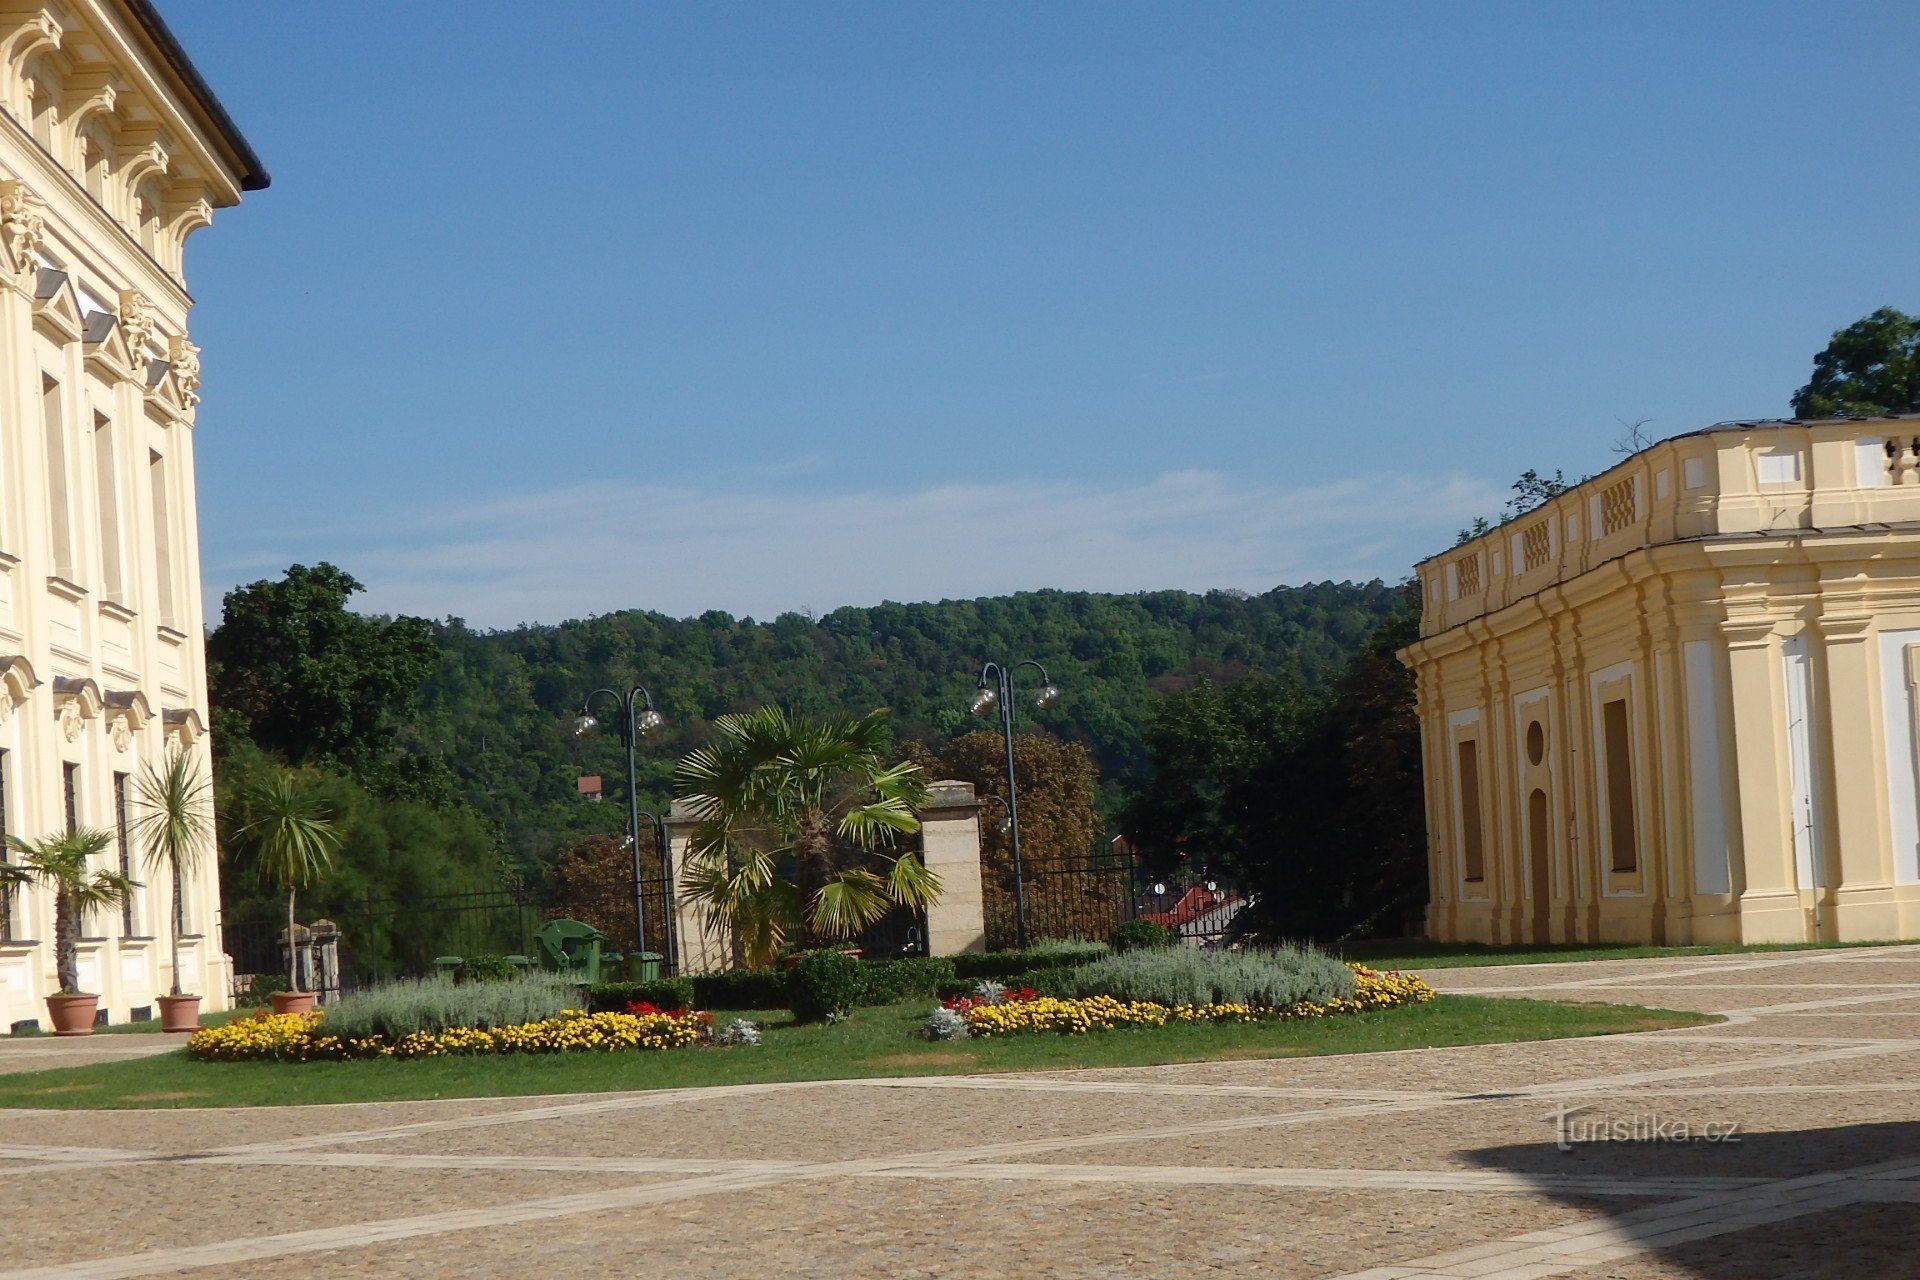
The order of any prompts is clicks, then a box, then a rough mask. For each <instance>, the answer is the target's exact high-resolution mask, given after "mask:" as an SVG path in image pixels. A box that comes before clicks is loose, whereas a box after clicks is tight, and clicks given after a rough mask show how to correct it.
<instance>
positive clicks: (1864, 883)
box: [1815, 601, 1909, 941]
mask: <svg viewBox="0 0 1920 1280" xmlns="http://www.w3.org/2000/svg"><path fill="white" fill-rule="evenodd" d="M1852 603H1853V602H1848V604H1852ZM1835 604H1836V605H1837V606H1838V608H1837V609H1836V611H1835V612H1833V613H1827V612H1825V611H1824V610H1823V612H1822V613H1821V615H1820V618H1819V628H1820V640H1821V656H1822V658H1823V662H1822V664H1821V667H1820V668H1819V669H1820V670H1824V672H1825V675H1826V681H1825V684H1826V688H1825V689H1824V690H1818V691H1817V692H1816V696H1817V703H1816V705H1817V706H1819V707H1821V708H1822V709H1823V710H1825V712H1826V716H1825V717H1824V719H1825V724H1824V725H1823V726H1822V728H1823V729H1824V732H1823V733H1821V734H1820V735H1819V742H1818V746H1819V759H1818V760H1817V761H1816V763H1815V769H1816V771H1817V772H1819V773H1821V774H1823V775H1824V776H1825V779H1826V783H1827V787H1828V792H1827V794H1829V795H1831V796H1832V797H1833V803H1832V804H1831V805H1829V806H1828V811H1829V813H1830V814H1831V823H1832V828H1831V834H1832V837H1833V839H1834V842H1835V843H1834V844H1833V845H1832V847H1831V851H1830V852H1828V855H1827V859H1826V861H1827V865H1826V867H1825V872H1826V874H1825V875H1824V876H1823V877H1822V880H1823V882H1824V883H1827V884H1832V885H1835V886H1836V888H1835V889H1834V891H1833V894H1832V901H1833V903H1834V906H1833V912H1834V921H1833V936H1834V937H1835V938H1837V939H1839V940H1841V941H1849V940H1854V939H1864V938H1896V937H1899V936H1900V929H1899V913H1898V911H1897V910H1896V908H1895V906H1894V902H1893V843H1892V840H1893V837H1892V834H1891V832H1890V831H1889V830H1888V822H1887V805H1886V797H1885V796H1884V795H1883V794H1882V791H1883V788H1884V786H1885V778H1886V762H1885V759H1884V751H1885V743H1886V738H1885V735H1884V731H1883V728H1882V726H1881V724H1880V715H1879V711H1880V697H1879V689H1880V684H1879V681H1880V680H1894V681H1899V682H1904V681H1906V680H1907V679H1908V678H1909V673H1908V672H1907V671H1906V670H1898V671H1888V672H1876V670H1875V668H1876V667H1877V666H1878V662H1877V660H1876V659H1877V655H1876V653H1875V636H1876V634H1877V633H1876V632H1875V630H1874V627H1873V619H1872V617H1871V616H1870V615H1869V614H1867V613H1866V612H1864V611H1860V612H1855V611H1854V609H1853V608H1851V607H1848V605H1842V604H1840V602H1837V601H1836V602H1835ZM1876 674H1877V675H1878V677H1879V679H1876V678H1875V677H1876Z"/></svg>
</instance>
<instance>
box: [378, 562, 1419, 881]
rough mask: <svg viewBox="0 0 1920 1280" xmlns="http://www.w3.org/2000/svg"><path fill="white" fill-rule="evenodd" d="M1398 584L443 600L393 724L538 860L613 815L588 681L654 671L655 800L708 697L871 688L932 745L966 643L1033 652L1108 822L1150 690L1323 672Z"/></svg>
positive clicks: (958, 695)
mask: <svg viewBox="0 0 1920 1280" xmlns="http://www.w3.org/2000/svg"><path fill="white" fill-rule="evenodd" d="M1397 599H1398V597H1397V592H1396V590H1395V589H1394V588H1391V587H1388V586H1386V585H1385V584H1382V583H1378V582H1375V583H1365V584H1352V583H1318V584H1309V585H1307V586H1302V587H1282V588H1277V589H1275V590H1273V591H1270V592H1267V593H1265V594H1262V595H1253V596H1249V595H1247V594H1245V593H1243V592H1229V591H1214V592H1207V593H1205V594H1195V593H1192V592H1186V591H1155V592H1145V593H1141V594H1137V595H1097V594H1092V593H1087V592H1067V591H1035V592H1024V593H1021V594H1018V595H1012V596H1003V597H992V598H986V599H978V600H948V601H942V602H939V603H933V604H891V603H889V604H882V605H876V606H872V607H868V608H847V609H836V610H834V611H833V612H831V613H828V614H825V615H823V616H821V617H819V618H807V617H803V616H801V615H798V614H784V615H781V616H780V617H778V618H775V619H773V620H772V621H770V622H756V621H755V620H753V619H751V618H739V619H736V618H732V617H729V616H728V615H726V614H722V613H708V614H704V615H702V616H700V617H698V618H682V619H676V618H668V617H665V616H663V615H660V614H655V613H645V612H640V611H626V612H619V613H609V614H603V615H601V616H599V617H595V618H590V619H585V620H581V621H576V622H566V623H561V624H558V625H552V626H524V627H516V628H513V629H511V630H505V631H493V632H483V631H476V630H474V629H472V628H469V627H467V626H466V625H465V624H463V623H461V622H459V621H458V620H449V621H447V622H445V623H443V624H439V625H437V626H436V627H435V628H434V632H433V634H434V638H435V640H436V641H437V642H438V644H439V647H440V661H439V665H438V667H437V668H436V669H435V671H434V674H433V675H432V677H431V678H430V679H429V680H428V681H427V684H426V686H425V689H424V690H423V692H422V699H421V706H420V708H419V710H418V711H417V712H416V713H414V714H413V715H412V716H411V717H410V718H409V719H408V720H407V722H406V723H405V724H404V725H402V727H401V730H400V736H399V742H400V745H401V746H403V747H405V748H408V749H411V750H414V751H417V752H420V753H422V754H425V755H429V756H432V757H435V758H438V759H443V760H445V761H446V762H447V763H448V765H449V766H450V767H451V769H452V770H453V772H454V775H455V778H456V783H455V787H456V793H457V794H458V795H459V796H460V797H461V799H463V800H465V801H466V802H468V803H470V804H472V805H473V806H474V807H475V808H477V809H479V810H480V811H481V812H482V813H484V814H486V815H487V816H488V817H489V818H491V819H493V820H494V821H495V822H497V823H499V824H500V826H501V828H502V831H503V833H504V838H505V844H506V849H507V853H508V856H509V857H510V859H511V860H512V861H513V863H514V865H515V866H516V867H518V868H520V869H521V870H522V871H523V873H524V874H526V875H529V876H537V875H539V874H541V873H542V869H543V868H544V867H546V866H548V865H550V864H551V862H552V860H553V857H554V855H555V851H556V850H557V849H559V848H560V847H561V846H562V845H564V844H566V843H568V842H569V841H571V840H574V839H578V838H581V837H583V836H587V835H593V834H608V833H613V832H615V831H617V830H618V827H619V822H618V815H617V814H616V813H615V810H616V809H617V808H619V807H620V806H616V805H593V804H585V803H582V802H581V801H580V799H579V794H578V790H577V787H576V785H575V781H576V779H577V778H578V777H579V776H580V775H581V774H598V775H601V776H603V777H605V778H607V779H609V781H610V782H611V783H612V784H613V786H614V787H618V786H619V785H620V784H621V783H623V782H624V777H625V765H624V763H623V760H622V756H621V748H620V744H619V742H618V740H617V737H616V735H612V734H601V735H593V736H591V737H588V738H586V739H580V738H576V737H575V736H574V735H573V733H572V732H571V730H570V727H569V726H570V724H571V722H572V719H573V717H574V715H575V713H576V712H577V711H578V710H579V707H580V699H581V697H582V695H583V694H585V693H586V691H587V690H589V689H592V688H595V687H596V686H599V685H609V686H612V687H615V688H621V687H625V686H627V685H630V684H633V683H643V684H645V685H646V686H647V687H648V688H649V689H651V690H652V691H653V694H654V698H655V701H656V703H657V704H658V706H659V708H660V710H661V712H662V714H663V715H665V716H666V718H667V723H666V725H665V726H664V727H663V729H662V730H661V731H660V732H658V733H656V734H654V735H652V736H650V737H649V738H648V739H647V741H646V742H645V743H644V744H643V747H642V751H641V756H640V790H641V793H642V798H643V800H644V801H646V802H647V804H648V807H654V806H657V805H659V804H661V803H663V802H664V800H665V798H666V797H667V796H668V795H669V794H670V792H671V787H672V780H671V775H672V768H673V762H674V761H675V760H676V759H677V758H679V757H680V756H682V755H684V754H685V753H686V752H688V751H690V750H692V749H693V748H694V747H696V746H698V745H699V744H700V743H701V742H703V741H705V739H706V738H707V736H708V734H709V733H710V731H711V727H712V724H713V722H714V721H715V720H716V719H717V718H718V717H720V716H722V715H727V714H733V713H739V712H745V711H750V710H752V709H753V708H755V707H759V706H764V705H769V704H778V705H782V706H786V707H790V708H792V709H793V710H795V711H797V712H800V713H803V714H807V715H827V714H858V713H861V712H863V711H865V710H866V709H868V708H871V707H876V706H884V707H888V708H890V709H891V710H892V712H893V726H894V732H895V734H896V736H897V737H898V738H900V739H902V740H912V741H917V742H921V743H925V744H927V745H928V746H930V747H931V748H932V749H933V750H934V751H935V752H936V753H937V752H939V751H940V750H942V749H943V748H944V746H945V744H946V743H947V742H948V741H950V740H951V739H953V738H954V737H956V736H959V735H961V734H965V733H968V732H971V731H972V730H973V729H974V728H975V727H976V726H977V725H978V723H979V722H978V721H977V720H975V719H974V718H973V717H971V716H969V715H968V714H967V704H968V700H969V698H970V696H971V694H972V692H973V685H974V680H975V677H976V675H977V673H978V672H979V669H980V663H981V661H982V660H983V659H985V658H987V657H990V656H1012V655H1018V656H1023V657H1024V656H1032V657H1036V658H1039V659H1041V660H1042V661H1044V662H1046V663H1047V666H1048V668H1049V670H1050V671H1051V672H1052V674H1053V677H1054V680H1055V681H1056V683H1058V684H1059V686H1060V688H1061V691H1062V693H1061V697H1060V699H1059V701H1058V702H1056V703H1055V704H1054V705H1053V706H1052V707H1050V708H1047V709H1045V710H1039V711H1033V712H1030V713H1026V714H1028V715H1029V716H1030V718H1029V719H1028V720H1027V721H1026V722H1025V724H1026V725H1027V726H1031V727H1033V728H1036V729H1039V730H1042V731H1045V732H1047V733H1050V734H1052V735H1055V736H1057V737H1059V738H1061V739H1063V740H1067V741H1072V742H1078V743H1080V744H1082V745H1084V746H1085V747H1086V748H1087V750H1088V751H1089V752H1090V753H1091V755H1092V758H1093V762H1094V765H1095V766H1096V768H1097V770H1098V786H1099V791H1098V793H1097V799H1098V802H1099V805H1100V810H1101V813H1102V814H1103V816H1104V817H1105V818H1106V819H1107V820H1108V821H1109V822H1111V821H1112V819H1113V817H1114V815H1115V814H1116V813H1117V811H1118V809H1119V805H1120V803H1121V800H1122V798H1123V796H1124V793H1125V791H1126V790H1127V789H1128V788H1129V787H1131V786H1135V785H1138V784H1139V783H1141V782H1142V781H1144V780H1145V779H1146V777H1147V776H1148V774H1149V772H1150V768H1151V764H1150V756H1149V752H1148V749H1147V744H1146V732H1147V726H1148V725H1149V723H1150V721H1151V719H1152V708H1153V706H1154V703H1155V701H1156V699H1157V698H1158V697H1159V696H1161V695H1163V694H1167V693H1172V692H1178V691H1180V690H1182V689H1186V688H1189V687H1192V686H1193V685H1194V684H1195V683H1197V682H1198V681H1200V680H1203V679H1211V680H1214V681H1216V682H1231V681H1234V680H1237V679H1240V678H1241V677H1244V676H1246V675H1248V674H1251V673H1258V672H1275V671H1292V672H1297V673H1298V675H1299V678H1300V680H1301V681H1302V682H1303V683H1306V684H1309V685H1313V684H1321V683H1324V682H1325V681H1327V680H1329V679H1331V678H1332V677H1333V676H1334V675H1336V674H1337V673H1338V672H1339V671H1340V670H1341V668H1342V666H1343V664H1344V663H1345V662H1346V660H1347V659H1348V657H1349V656H1351V654H1352V653H1353V652H1354V651H1355V650H1356V649H1358V647H1359V646H1360V645H1361V643H1363V642H1364V641H1365V639H1366V638H1367V636H1368V635H1369V634H1370V633H1371V632H1372V631H1373V628H1374V626H1375V625H1376V624H1377V623H1378V621H1379V620H1380V618H1382V617H1383V616H1385V615H1387V614H1388V613H1391V612H1392V611H1393V610H1394V609H1395V608H1396V607H1397ZM1023 711H1024V708H1023Z"/></svg>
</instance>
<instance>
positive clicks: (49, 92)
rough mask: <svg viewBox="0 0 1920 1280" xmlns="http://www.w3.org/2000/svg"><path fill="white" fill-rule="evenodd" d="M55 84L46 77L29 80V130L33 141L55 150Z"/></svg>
mask: <svg viewBox="0 0 1920 1280" xmlns="http://www.w3.org/2000/svg"><path fill="white" fill-rule="evenodd" d="M53 115H54V111H53V83H52V81H50V80H48V79H47V78H46V77H45V76H44V75H35V76H30V77H28V79H27V128H28V129H29V130H30V131H31V132H32V134H33V140H34V141H35V142H37V143H39V144H40V145H41V146H43V147H45V148H46V149H47V150H48V151H52V150H53Z"/></svg>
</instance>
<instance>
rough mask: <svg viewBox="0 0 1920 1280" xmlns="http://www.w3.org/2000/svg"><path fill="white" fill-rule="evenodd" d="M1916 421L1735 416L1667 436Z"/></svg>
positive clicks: (1895, 416) (1908, 417) (1910, 416)
mask: <svg viewBox="0 0 1920 1280" xmlns="http://www.w3.org/2000/svg"><path fill="white" fill-rule="evenodd" d="M1914 421H1920V413H1876V414H1874V415H1873V416H1872V417H1869V418H1735V419H1733V420H1732V421H1730V422H1716V423H1714V424H1713V425H1712V426H1710V427H1701V428H1700V429H1699V430H1698V431H1682V432H1681V433H1680V434H1679V435H1677V436H1669V437H1667V438H1668V439H1670V440H1684V439H1686V438H1687V437H1688V436H1704V435H1711V434H1713V433H1714V432H1716V431H1767V430H1771V429H1772V428H1775V427H1830V426H1833V425H1834V424H1835V423H1840V422H1860V423H1866V422H1914ZM1648 447H1649V448H1651V447H1652V446H1651V445H1650V446H1648Z"/></svg>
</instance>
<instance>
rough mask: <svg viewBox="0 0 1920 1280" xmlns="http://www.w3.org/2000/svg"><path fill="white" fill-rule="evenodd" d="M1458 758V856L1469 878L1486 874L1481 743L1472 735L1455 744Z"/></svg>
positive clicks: (1478, 878) (1483, 877) (1476, 877)
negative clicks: (1457, 744) (1481, 801)
mask: <svg viewBox="0 0 1920 1280" xmlns="http://www.w3.org/2000/svg"><path fill="white" fill-rule="evenodd" d="M1457 751H1458V752H1459V759H1460V860H1461V865H1462V867H1463V868H1464V872H1463V874H1464V875H1465V876H1466V878H1467V879H1469V880H1484V879H1486V876H1487V854H1486V845H1485V843H1484V837H1483V835H1482V832H1481V822H1480V744H1479V742H1477V741H1476V740H1474V739H1472V738H1468V739H1467V740H1466V741H1464V742H1462V743H1461V744H1460V745H1459V747H1458V748H1457Z"/></svg>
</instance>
